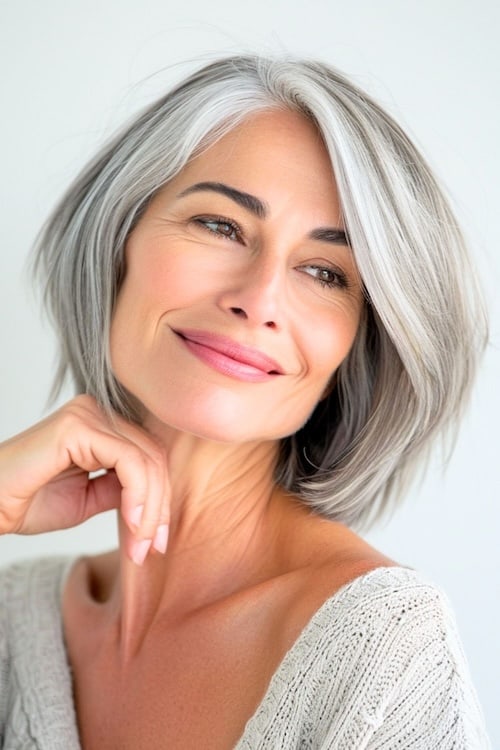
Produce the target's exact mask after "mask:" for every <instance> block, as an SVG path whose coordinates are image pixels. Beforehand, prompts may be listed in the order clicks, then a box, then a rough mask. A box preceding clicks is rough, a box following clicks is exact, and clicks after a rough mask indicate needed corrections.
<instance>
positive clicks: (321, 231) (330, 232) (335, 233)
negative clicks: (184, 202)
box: [177, 182, 350, 246]
mask: <svg viewBox="0 0 500 750" xmlns="http://www.w3.org/2000/svg"><path fill="white" fill-rule="evenodd" d="M205 191H210V192H212V193H219V194H220V195H225V196H226V197H227V198H230V199H231V200H232V201H234V202H235V203H237V204H238V205H239V206H241V207H242V208H244V209H246V210H247V211H250V213H252V214H254V215H255V216H257V217H258V218H259V219H265V218H266V217H267V216H268V215H269V206H268V205H267V204H266V203H264V202H263V201H261V200H260V198H257V197H256V196H255V195H250V193H244V192H242V191H241V190H237V189H236V188H234V187H231V186H230V185H226V184H225V183H223V182H196V183H195V184H194V185H190V186H189V187H188V188H186V189H185V190H183V191H182V192H181V193H179V194H178V196H177V197H178V198H184V196H186V195H191V194H192V193H201V192H205ZM308 237H309V238H310V239H312V240H319V241H320V242H330V243H332V244H334V245H348V246H349V245H350V242H349V238H348V236H347V232H345V230H343V229H339V228H338V227H318V228H317V229H313V230H312V231H311V232H309V234H308Z"/></svg>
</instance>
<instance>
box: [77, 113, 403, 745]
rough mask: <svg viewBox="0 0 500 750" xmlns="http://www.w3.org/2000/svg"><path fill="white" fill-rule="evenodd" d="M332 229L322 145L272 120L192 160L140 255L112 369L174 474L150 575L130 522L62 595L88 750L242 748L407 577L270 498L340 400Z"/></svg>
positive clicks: (342, 324) (334, 215)
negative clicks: (350, 586) (339, 626)
mask: <svg viewBox="0 0 500 750" xmlns="http://www.w3.org/2000/svg"><path fill="white" fill-rule="evenodd" d="M206 181H210V182H212V183H213V182H215V183H223V184H225V185H229V186H231V187H233V188H236V189H237V190H239V191H243V192H245V193H248V194H251V195H253V196H256V197H258V199H259V200H260V201H261V202H262V203H263V204H265V206H266V210H267V215H266V217H265V218H264V217H262V216H256V215H255V214H254V213H253V212H252V211H250V210H249V209H248V208H245V207H243V206H241V205H239V203H237V202H235V201H234V200H233V199H232V198H230V197H228V196H227V195H221V194H220V193H219V192H216V191H214V190H196V191H194V192H189V193H186V191H189V189H190V188H192V186H193V185H196V184H199V183H203V182H206ZM325 227H328V228H330V229H342V219H341V212H340V207H339V201H338V195H337V190H336V186H335V181H334V177H333V174H332V170H331V167H330V164H329V160H328V157H327V154H326V151H325V149H324V146H323V144H322V142H321V140H320V138H319V136H318V134H317V132H316V130H315V129H314V127H313V125H312V124H311V123H310V122H308V121H307V120H306V119H304V118H303V117H302V116H301V115H298V114H296V113H291V112H267V113H265V114H259V115H258V116H254V117H252V118H250V119H249V120H248V121H246V122H245V123H244V124H243V125H242V126H240V127H238V128H237V129H235V130H234V131H232V132H231V133H229V134H228V135H226V136H225V137H224V138H222V139H221V140H220V141H219V142H218V143H216V144H215V145H214V146H212V147H210V148H209V149H208V150H206V151H205V152H204V153H203V154H202V155H200V156H199V157H197V158H196V159H195V160H193V161H192V162H191V163H190V164H189V165H188V166H187V167H186V169H184V170H183V172H182V173H181V174H180V175H179V176H178V177H177V178H176V179H175V180H173V181H172V182H171V183H169V184H168V185H167V186H166V187H165V188H164V189H162V190H161V191H160V192H159V193H158V194H157V195H156V196H155V198H154V199H153V200H152V202H151V203H150V205H149V206H148V208H147V210H146V212H145V214H144V215H143V217H142V218H141V220H140V221H139V223H138V225H137V227H136V228H135V229H134V231H133V233H132V234H131V236H130V238H129V241H128V243H127V247H126V274H125V279H124V282H123V285H122V287H121V290H120V293H119V296H118V300H117V304H116V308H115V312H114V319H113V324H112V330H111V355H112V364H113V368H114V372H115V374H116V376H117V378H118V380H119V381H120V382H121V383H122V384H123V385H124V386H125V387H126V388H127V389H128V390H129V391H130V392H131V393H132V394H133V396H134V397H135V398H136V399H138V401H139V402H140V403H141V404H142V407H143V430H144V432H145V434H147V436H148V439H149V440H152V441H153V446H155V447H153V449H151V450H152V451H153V453H155V451H156V455H155V460H156V461H157V463H158V465H160V466H162V467H163V471H164V474H161V471H160V470H158V472H157V474H155V475H154V476H153V478H151V476H152V475H150V478H149V480H148V481H149V485H150V486H151V487H154V488H157V487H158V485H161V486H162V490H161V491H160V492H158V490H157V489H155V492H156V494H158V495H159V497H158V499H157V501H156V502H155V503H154V504H153V503H151V502H150V501H149V500H148V499H147V492H146V493H145V494H146V499H145V500H144V503H138V504H137V505H136V506H135V508H137V506H139V508H141V505H143V504H144V505H145V508H144V512H143V514H142V517H141V511H140V510H139V511H135V517H136V520H137V521H138V523H139V529H138V533H137V536H138V538H139V540H141V541H145V545H144V547H143V549H145V550H146V553H149V554H147V556H146V558H145V561H144V563H143V564H142V565H136V564H134V563H133V562H132V561H131V559H130V552H131V549H132V546H131V545H132V542H131V539H132V537H133V532H134V530H135V526H134V524H133V523H132V522H131V520H130V514H129V515H128V516H127V514H122V515H121V516H120V535H121V542H122V543H121V545H120V550H119V551H118V552H114V553H110V554H108V555H103V556H99V557H97V558H89V559H85V560H82V561H80V563H78V564H77V565H76V566H75V568H74V569H73V572H72V574H71V576H70V578H69V581H68V584H67V587H66V590H65V595H64V602H63V617H64V625H65V635H66V641H67V645H68V653H69V658H70V662H71V664H72V668H73V674H74V681H75V699H76V705H77V712H78V717H79V723H80V732H81V736H82V744H83V747H84V748H94V747H99V748H104V750H105V749H106V748H112V747H113V748H115V747H120V748H122V750H123V749H124V748H125V749H126V748H129V747H130V748H132V747H135V748H137V747H148V748H155V747H165V746H170V747H176V748H192V747H204V748H212V747H213V748H218V749H219V750H220V748H225V747H227V748H230V747H233V746H234V744H235V742H236V741H237V739H238V737H239V736H240V734H241V732H242V731H243V728H244V725H245V722H246V721H247V719H248V718H249V717H250V716H251V714H252V713H253V712H254V711H255V709H256V707H257V705H258V703H259V702H260V700H261V698H262V696H263V694H264V692H265V689H266V687H267V684H268V682H269V679H270V677H271V676H272V674H273V672H274V671H275V669H276V667H277V666H278V664H279V662H280V661H281V659H282V658H283V656H284V654H285V653H286V651H287V650H288V649H289V648H290V646H291V645H292V644H293V642H294V640H295V639H296V638H297V636H298V635H299V633H300V631H301V630H302V628H303V627H304V626H305V624H306V623H307V621H308V620H309V619H310V617H311V616H312V614H313V613H314V611H315V610H316V609H317V608H318V607H319V606H320V605H321V604H322V602H323V601H324V600H325V599H326V598H327V597H328V596H329V595H331V594H332V593H333V592H334V591H335V590H337V589H338V588H339V586H341V585H342V584H343V583H345V582H347V581H348V580H351V579H352V578H354V577H355V576H356V575H359V574H361V573H363V572H366V571H367V570H369V569H371V568H373V567H377V566H379V565H385V564H392V563H391V561H389V560H387V558H385V557H383V556H382V555H381V554H380V553H378V552H377V551H376V550H373V549H372V548H370V547H369V546H368V545H367V544H366V543H364V542H363V541H362V540H361V539H360V538H359V537H357V536H356V535H355V534H353V533H352V532H351V531H349V530H348V529H347V528H345V527H344V526H342V524H336V523H330V522H327V521H324V520H322V519H319V518H317V517H314V516H312V515H311V514H310V513H309V511H308V510H307V509H306V508H305V507H304V506H303V505H302V504H301V503H300V502H299V501H298V500H297V499H295V498H293V497H290V496H289V495H287V494H286V493H285V492H283V491H282V490H281V489H280V488H277V487H275V486H274V484H273V479H272V477H273V468H274V465H275V461H276V455H277V448H278V441H279V438H281V437H282V436H285V435H288V434H291V433H293V432H294V431H296V430H297V429H298V428H299V427H300V426H301V425H302V424H303V423H304V422H305V421H306V420H307V418H308V416H309V414H310V413H311V411H312V410H313V409H314V407H315V405H316V404H317V402H318V401H319V400H320V399H321V397H322V396H323V395H324V393H325V391H326V390H327V389H328V387H329V384H330V383H331V381H332V378H333V377H334V373H335V371H336V369H337V367H338V366H339V364H340V363H341V362H342V360H343V359H344V358H345V357H346V355H347V354H348V352H349V349H350V347H351V346H352V343H353V340H354V337H355V335H356V330H357V327H358V323H359V319H360V313H361V310H362V304H363V301H362V292H361V285H360V282H359V279H358V275H357V270H356V266H355V263H354V259H353V256H352V253H351V251H350V249H349V248H348V247H347V245H345V244H343V243H342V242H338V241H335V242H332V241H326V240H325V239H324V238H323V239H320V240H318V239H314V238H312V237H311V233H312V232H314V230H318V229H319V228H325ZM330 239H331V235H330ZM325 280H328V281H329V282H331V285H330V286H325V285H324V284H322V283H320V282H321V281H325ZM193 329H195V330H197V331H200V330H201V331H203V332H209V333H211V334H217V335H222V336H225V337H229V338H230V339H231V340H232V341H235V342H237V343H238V344H241V345H245V346H248V347H252V348H254V349H257V350H259V351H260V352H262V353H263V354H265V355H267V356H269V357H272V358H273V360H275V361H276V362H277V363H278V365H279V369H280V374H273V375H271V376H269V377H264V379H261V380H258V381H257V382H254V381H252V380H250V381H249V380H248V378H245V377H235V376H234V375H231V374H227V373H226V372H223V371H221V369H220V368H217V367H213V366H211V365H210V364H209V363H207V361H206V359H204V358H203V357H200V356H198V355H197V354H196V353H195V352H193V350H192V349H191V348H189V347H188V346H186V343H185V341H184V340H183V339H182V338H180V337H179V336H178V335H177V333H176V331H179V330H193ZM131 439H133V440H139V438H137V437H136V436H132V437H131ZM146 484H147V483H146ZM115 494H116V493H115ZM116 504H119V503H116V501H115V505H116ZM111 505H112V503H110V506H111ZM153 505H154V508H153ZM139 519H140V520H139ZM167 522H168V524H169V532H170V536H169V544H168V549H167V552H166V554H159V552H158V549H161V548H162V546H163V544H162V542H163V541H164V538H163V539H162V538H160V537H158V531H157V530H158V526H159V525H160V526H164V525H165V524H166V523H167ZM151 540H154V541H153V544H152V545H151V546H150V542H151ZM155 545H156V547H157V550H155V549H154V546H155ZM193 706H196V711H194V710H193Z"/></svg>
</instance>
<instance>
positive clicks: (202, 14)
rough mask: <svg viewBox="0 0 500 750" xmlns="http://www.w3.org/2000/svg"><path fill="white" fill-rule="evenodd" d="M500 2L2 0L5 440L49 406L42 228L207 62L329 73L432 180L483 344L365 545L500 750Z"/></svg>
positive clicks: (55, 541)
mask: <svg viewBox="0 0 500 750" xmlns="http://www.w3.org/2000/svg"><path fill="white" fill-rule="evenodd" d="M499 8H500V5H499V4H498V3H497V2H496V0H476V1H475V2H472V0H440V1H438V2H436V0H421V1H420V2H419V3H410V2H403V1H402V0H401V1H400V2H397V1H396V0H378V2H376V3H374V2H370V0H348V1H347V0H344V2H340V1H339V0H328V2H315V1H314V0H308V2H303V1H301V2H299V1H297V0H296V1H294V0H253V2H252V3H243V2H241V3H237V2H235V0H231V2H229V0H211V2H210V3H207V2H205V1H204V0H183V2H181V3H178V5H174V4H173V3H172V2H170V3H168V4H167V3H165V2H164V1H160V0H141V2H140V3H139V2H136V0H99V2H97V1H96V0H44V2H38V1H37V0H28V1H27V2H17V0H8V1H7V2H6V1H5V0H3V1H2V0H0V55H1V57H2V62H1V70H2V76H1V113H2V114H1V117H0V133H1V137H0V148H1V166H2V173H1V178H0V192H1V243H0V363H1V364H0V368H1V370H0V385H1V390H0V393H1V396H0V398H1V402H0V439H4V438H7V437H8V436H10V435H12V434H15V433H16V432H19V431H20V430H21V429H23V428H25V427H27V426H29V425H30V424H32V423H33V422H35V421H37V420H38V419H39V418H40V417H41V416H42V414H43V413H44V409H45V404H46V398H47V394H48V390H49V385H50V382H51V377H52V373H53V363H54V352H55V345H54V340H53V337H52V333H51V331H50V329H49V327H48V325H47V324H46V323H45V322H44V320H43V316H42V315H41V313H40V308H39V304H38V302H37V300H36V298H35V296H34V295H33V293H32V292H31V290H30V284H29V280H28V275H27V273H26V263H27V258H28V256H29V250H30V246H31V244H32V242H33V239H34V236H35V234H36V232H37V229H38V227H39V226H40V224H41V223H42V221H43V219H44V217H45V216H46V215H47V213H48V211H49V210H50V208H51V206H52V205H53V204H54V202H55V200H56V199H57V198H58V196H59V195H60V193H61V192H62V190H63V189H64V187H65V186H66V185H67V183H68V182H69V180H70V179H71V178H72V177H73V176H74V175H75V174H76V172H77V171H78V169H79V168H80V167H81V165H82V164H83V163H84V162H85V160H86V159H87V157H88V156H89V155H91V154H92V152H93V151H94V150H95V148H96V146H97V145H98V144H100V143H102V141H103V140H104V139H105V138H107V137H108V136H109V135H110V134H111V133H112V131H113V129H114V128H115V127H116V126H117V125H119V124H120V123H121V122H122V121H123V120H124V119H125V118H126V117H128V116H129V115H130V114H131V113H133V112H134V111H137V110H138V109H139V108H141V107H143V106H144V105H145V104H146V103H148V102H149V101H151V100H152V99H153V98H154V97H155V96H156V95H159V94H160V92H162V91H163V90H164V89H165V88H166V87H168V86H169V85H170V83H171V82H173V81H176V80H178V79H179V78H180V77H181V76H182V75H183V74H184V73H187V72H188V71H190V70H192V69H193V67H194V66H197V65H199V63H200V62H204V61H205V60H207V59H211V58H213V57H214V56H216V55H218V54H229V53H238V52H242V51H243V52H244V51H246V50H257V51H260V52H271V53H272V52H279V51H290V52H294V53H298V54H303V55H306V56H315V57H320V58H322V59H324V60H326V61H328V62H330V63H332V64H334V65H337V66H338V67H340V68H341V69H343V70H344V71H345V72H347V73H349V74H350V75H351V76H352V77H353V79H354V80H355V81H357V82H358V83H359V84H361V85H362V86H364V87H365V88H366V89H368V90H369V91H370V92H371V93H372V94H374V95H375V96H377V97H378V98H379V99H380V100H381V102H382V103H384V104H385V106H386V107H387V108H388V109H389V110H390V111H392V113H393V114H394V115H395V116H396V118H397V119H398V120H399V121H400V122H401V123H402V124H403V125H404V126H405V127H406V128H407V129H408V130H409V131H410V133H411V134H412V135H413V137H414V139H415V140H416V141H417V143H418V144H419V145H420V147H421V148H422V149H423V151H424V153H425V154H426V155H427V157H428V159H429V160H430V162H431V164H432V165H433V166H434V167H435V169H436V171H437V172H438V174H439V175H440V176H441V179H442V181H443V182H444V184H445V185H446V186H447V188H448V190H449V192H450V193H451V195H452V197H453V200H454V203H455V206H456V210H457V212H458V214H459V216H460V218H461V220H462V222H463V224H464V227H465V229H466V233H467V236H468V238H469V240H470V244H471V246H472V249H473V253H474V255H475V257H476V260H477V264H478V266H479V268H480V271H481V274H482V277H483V280H484V284H485V288H486V293H487V296H488V300H489V305H490V310H491V316H492V330H491V344H490V346H489V349H488V352H487V354H486V357H485V361H484V366H483V369H482V371H481V374H480V378H479V382H478V385H477V389H476V391H475V395H474V398H473V402H472V404H471V407H470V409H469V411H468V413H467V416H466V419H465V422H464V425H463V430H462V432H461V434H460V436H459V438H458V442H457V447H456V450H455V453H454V455H453V458H452V460H451V462H450V464H449V466H448V469H447V472H446V474H443V466H442V462H441V460H440V459H439V457H438V456H436V459H435V461H434V462H433V465H432V467H431V470H430V472H429V475H428V477H427V478H426V480H425V481H424V482H423V483H422V485H421V486H419V487H415V488H414V489H413V491H412V492H411V493H410V494H409V495H408V497H407V498H406V500H405V503H404V505H402V507H401V509H400V511H399V512H398V514H396V516H395V517H394V518H393V519H392V520H391V521H390V522H389V523H387V524H385V525H384V526H379V527H377V528H375V529H374V530H373V531H372V532H371V533H370V534H369V535H368V538H369V539H370V541H371V542H372V543H373V544H375V545H377V546H379V547H380V548H381V549H382V550H383V551H384V552H385V553H386V554H388V555H390V556H392V557H393V558H395V559H396V560H398V561H399V562H400V563H401V564H404V565H408V566H411V567H415V568H418V569H420V570H421V571H422V572H424V573H425V574H427V575H428V576H429V577H430V578H432V579H433V580H434V581H435V582H437V583H438V584H439V585H441V586H442V587H443V588H444V589H445V591H446V592H447V594H448V596H449V597H450V599H451V601H452V604H453V607H454V609H455V612H456V615H457V619H458V623H459V628H460V632H461V635H462V639H463V642H464V646H465V650H466V653H467V655H468V659H469V663H470V668H471V671H472V675H473V679H474V682H475V684H476V686H477V690H478V693H479V696H480V700H481V703H482V705H483V707H484V711H485V714H486V718H487V725H488V728H489V732H490V734H491V737H492V740H493V744H494V746H499V747H500V722H499V714H498V710H495V709H497V704H498V698H497V696H498V684H497V683H498V672H499V668H500V659H499V655H500V647H499V642H500V639H499V637H498V634H499V632H500V611H499V594H500V587H499V584H498V569H499V563H500V553H499V549H500V544H499V543H498V535H499V528H500V523H499V522H500V511H499V503H498V501H499V499H500V483H499V480H498V468H499V464H500V455H499V440H498V429H497V426H498V422H499V417H500V397H499V390H500V387H499V386H500V354H499V345H500V330H499V329H500V306H499V299H498V298H499V294H498V291H499V289H500V260H499V249H498V248H499V239H500V238H499V214H500V212H499V209H498V206H499V204H500V194H499V186H498V185H499V181H498V177H499V173H500V159H499V148H498V139H499V134H500V121H499V120H500V118H499V97H498V92H499V91H500V80H499V78H500V75H499V74H500V60H499V53H498V49H499V48H498V38H499V35H500V11H499ZM70 395H71V392H70V390H67V391H66V393H65V394H64V398H68V397H69V396H70ZM114 544H115V522H114V518H113V515H112V514H108V515H107V516H104V517H100V518H98V519H93V520H91V521H89V522H88V523H87V524H85V525H84V526H83V527H80V528H78V529H75V530H71V531H67V532H57V533H53V534H48V535H44V536H39V537H18V536H8V537H4V538H2V539H1V540H0V563H1V564H5V563H8V562H9V561H11V560H15V559H18V558H21V557H26V556H35V555H40V554H49V553H50V554H52V553H67V552H69V553H71V554H77V553H87V552H93V551H100V550H104V549H107V548H110V547H112V546H114ZM495 698H496V700H495Z"/></svg>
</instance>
